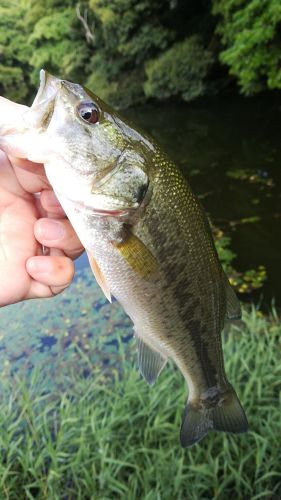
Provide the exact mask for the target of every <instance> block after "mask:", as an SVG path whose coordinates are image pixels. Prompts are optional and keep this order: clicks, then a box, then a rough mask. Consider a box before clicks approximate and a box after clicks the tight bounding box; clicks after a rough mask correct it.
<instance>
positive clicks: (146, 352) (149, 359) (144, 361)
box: [137, 337, 167, 385]
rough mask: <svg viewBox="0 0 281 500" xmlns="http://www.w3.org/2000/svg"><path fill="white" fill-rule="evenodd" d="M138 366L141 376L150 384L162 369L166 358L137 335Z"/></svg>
mask: <svg viewBox="0 0 281 500" xmlns="http://www.w3.org/2000/svg"><path fill="white" fill-rule="evenodd" d="M137 347H138V366H139V370H140V372H141V374H142V376H143V377H144V378H145V380H146V381H147V382H148V384H150V385H152V384H154V382H155V381H156V380H157V377H158V375H159V374H160V372H161V371H162V370H163V368H164V366H165V364H166V362H167V359H165V358H164V357H163V356H162V355H161V354H160V353H159V352H157V351H154V350H153V349H151V347H149V346H148V345H147V344H145V343H144V342H143V340H141V339H140V338H139V337H138V338H137Z"/></svg>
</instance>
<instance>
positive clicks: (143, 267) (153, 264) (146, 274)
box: [114, 234, 158, 279]
mask: <svg viewBox="0 0 281 500" xmlns="http://www.w3.org/2000/svg"><path fill="white" fill-rule="evenodd" d="M114 246H115V248H117V250H119V252H120V253H121V255H122V257H123V258H124V259H125V260H126V261H127V263H128V264H129V266H130V267H131V268H132V269H133V270H134V271H135V272H136V273H137V274H138V275H139V276H141V278H144V279H148V278H150V276H151V275H153V274H155V273H156V272H157V270H158V263H157V260H156V259H155V257H154V256H153V255H152V253H151V252H150V250H148V248H147V247H146V246H145V244H144V243H143V242H142V241H141V240H140V239H139V238H138V237H137V236H135V235H134V234H130V235H129V236H128V238H127V239H126V240H125V241H124V242H122V243H115V244H114Z"/></svg>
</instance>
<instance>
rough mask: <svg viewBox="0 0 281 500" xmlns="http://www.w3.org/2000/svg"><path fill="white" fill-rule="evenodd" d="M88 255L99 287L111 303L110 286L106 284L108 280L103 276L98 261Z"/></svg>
mask: <svg viewBox="0 0 281 500" xmlns="http://www.w3.org/2000/svg"><path fill="white" fill-rule="evenodd" d="M87 254H88V258H89V263H90V266H91V269H92V271H93V274H94V276H95V278H96V280H97V282H98V284H99V286H100V287H101V289H102V291H103V293H104V295H105V296H106V298H107V300H109V302H112V300H111V293H110V290H109V286H108V284H107V282H106V279H105V276H104V275H103V273H102V271H101V269H100V267H99V265H98V263H97V261H96V259H95V258H94V257H93V255H91V254H90V253H89V252H87Z"/></svg>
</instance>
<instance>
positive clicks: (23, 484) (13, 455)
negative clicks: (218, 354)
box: [0, 309, 281, 500]
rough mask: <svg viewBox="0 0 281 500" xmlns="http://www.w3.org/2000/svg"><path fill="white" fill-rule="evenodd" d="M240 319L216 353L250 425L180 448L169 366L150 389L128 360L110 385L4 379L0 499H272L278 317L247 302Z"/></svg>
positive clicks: (74, 377) (278, 477)
mask: <svg viewBox="0 0 281 500" xmlns="http://www.w3.org/2000/svg"><path fill="white" fill-rule="evenodd" d="M244 321H245V324H244V326H243V325H241V326H240V327H239V328H237V327H235V328H234V327H232V328H231V330H230V331H229V332H228V333H227V334H226V335H225V337H226V338H225V342H224V353H225V361H226V369H227V373H228V376H229V379H230V381H231V382H232V383H233V385H234V386H235V388H236V391H237V393H238V395H239V397H240V399H241V401H242V403H243V406H244V408H245V410H246V413H247V416H248V420H249V426H250V430H249V432H248V433H247V434H245V435H241V436H230V435H225V434H222V433H215V432H214V433H210V434H209V435H208V436H206V437H205V438H204V439H203V440H202V441H201V442H200V443H199V444H197V445H195V446H194V447H193V448H191V449H189V450H182V449H181V448H180V446H179V441H178V434H179V427H180V421H181V415H182V412H183V408H184V404H185V400H186V389H185V386H184V382H183V379H182V376H181V374H180V373H179V372H178V371H177V370H175V369H174V368H173V367H172V365H170V366H169V367H168V368H166V369H165V370H164V371H163V373H162V374H161V376H160V378H159V381H158V382H157V383H156V384H155V386H154V387H153V388H149V387H148V386H147V385H146V384H145V382H144V381H143V380H141V379H140V378H139V375H138V373H137V372H136V370H135V369H134V367H132V362H131V360H127V361H125V360H124V362H123V373H122V375H121V377H120V376H119V375H118V373H117V371H116V370H114V369H112V372H111V374H112V377H111V382H110V383H109V382H107V383H106V382H105V379H104V376H103V374H102V373H100V374H97V373H96V372H95V374H94V375H93V376H89V377H88V378H83V377H82V376H81V375H80V374H79V373H78V374H76V373H70V374H69V381H68V382H69V383H68V389H66V390H64V392H63V393H60V392H59V391H57V392H52V393H51V394H50V393H46V394H40V390H39V388H40V374H38V373H37V374H36V373H34V374H33V376H32V379H31V381H30V382H29V384H27V383H26V382H24V381H22V380H17V379H14V380H13V381H10V382H9V381H8V380H6V381H4V382H3V386H4V387H3V389H2V400H1V406H0V416H1V431H0V450H1V453H0V498H1V500H2V499H11V500H12V499H33V498H36V499H37V498H38V499H50V500H70V499H75V500H76V499H93V500H96V499H97V500H111V499H115V498H116V499H118V498H120V499H128V500H134V499H137V498H140V499H142V500H164V499H165V500H166V499H167V500H170V499H178V500H183V499H188V500H189V499H194V500H198V499H209V498H218V499H222V500H225V499H243V500H245V499H251V500H258V499H261V498H264V499H268V500H269V499H270V500H273V499H276V500H277V499H279V498H280V497H281V446H280V443H281V418H280V417H281V416H280V403H281V398H280V389H281V384H280V378H281V377H280V375H281V355H280V342H281V325H280V320H279V319H278V318H277V316H276V314H275V315H274V314H273V315H272V316H271V317H270V318H267V317H265V316H262V315H261V313H257V312H256V311H255V310H254V309H252V310H251V311H250V312H248V313H246V312H245V314H244ZM121 354H122V353H121ZM81 356H85V354H83V353H82V352H81ZM121 357H122V356H121Z"/></svg>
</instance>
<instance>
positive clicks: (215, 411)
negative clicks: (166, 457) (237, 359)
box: [180, 388, 248, 448]
mask: <svg viewBox="0 0 281 500" xmlns="http://www.w3.org/2000/svg"><path fill="white" fill-rule="evenodd" d="M212 430H214V431H215V430H217V431H224V432H231V433H234V434H236V433H240V432H246V431H247V430H248V422H247V418H246V415H245V413H244V410H243V408H242V406H241V404H240V401H239V399H238V397H237V395H236V393H235V392H234V390H233V389H232V388H230V390H229V392H228V393H227V397H224V399H222V398H221V400H220V401H218V403H217V404H216V405H215V406H213V407H210V402H209V401H207V402H205V401H200V406H199V405H195V404H193V403H192V402H191V401H188V402H187V405H186V407H185V411H184V415H183V419H182V426H181V431H180V442H181V446H182V447H183V448H186V447H188V446H192V445H193V444H195V443H197V441H200V439H202V438H203V437H204V436H205V434H207V433H208V432H209V431H212Z"/></svg>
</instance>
